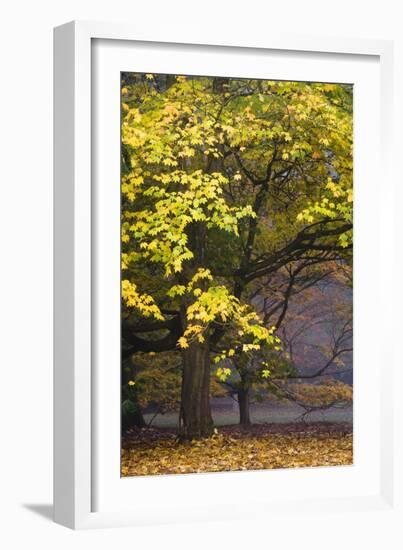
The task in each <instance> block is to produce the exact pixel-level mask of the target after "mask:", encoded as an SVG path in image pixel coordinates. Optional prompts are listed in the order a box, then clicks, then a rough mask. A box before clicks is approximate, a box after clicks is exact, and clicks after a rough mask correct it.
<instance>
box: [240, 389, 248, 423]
mask: <svg viewBox="0 0 403 550" xmlns="http://www.w3.org/2000/svg"><path fill="white" fill-rule="evenodd" d="M238 405H239V423H240V424H242V426H249V425H250V424H251V421H250V414H249V388H246V389H240V390H238Z"/></svg>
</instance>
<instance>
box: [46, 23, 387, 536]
mask: <svg viewBox="0 0 403 550" xmlns="http://www.w3.org/2000/svg"><path fill="white" fill-rule="evenodd" d="M54 68H55V399H54V414H55V448H54V453H55V478H54V482H55V483H54V487H55V521H57V522H59V523H61V524H63V525H66V526H69V527H71V528H88V527H104V526H117V525H141V524H150V523H162V522H164V523H167V522H183V521H202V520H209V519H216V520H217V519H225V518H230V519H231V518H232V519H234V518H245V517H259V516H262V517H264V516H265V515H266V514H268V513H270V514H275V513H277V512H278V511H279V510H281V509H284V508H285V507H286V508H287V513H289V514H293V513H298V509H299V508H300V507H301V506H302V503H303V506H304V507H307V506H308V507H309V510H310V512H309V513H311V514H313V515H314V514H316V513H318V511H323V509H324V508H326V509H327V510H329V511H337V510H346V508H347V509H348V510H351V511H354V510H357V511H377V510H388V511H389V512H390V513H391V514H393V513H394V505H393V503H394V497H395V493H396V490H397V487H396V486H395V487H394V467H393V458H394V447H393V422H392V421H391V419H392V418H393V415H394V414H395V411H394V407H393V360H394V355H393V349H392V348H391V347H390V346H386V347H385V346H384V345H383V342H384V339H385V338H387V337H388V330H389V329H388V326H387V322H386V321H385V319H386V318H387V317H388V315H387V314H385V313H387V312H390V311H391V308H392V305H391V304H390V300H389V299H388V294H387V292H386V290H385V289H388V288H389V289H390V288H392V286H393V284H394V283H393V270H391V269H387V268H386V267H385V266H386V265H387V263H385V261H384V258H385V257H391V256H393V253H394V234H393V226H392V223H391V219H390V208H391V204H392V205H393V181H394V180H393V171H392V161H391V156H392V155H391V149H392V142H391V135H392V119H393V111H392V104H393V101H392V99H393V83H392V73H393V71H392V44H391V43H389V42H387V41H363V40H354V39H351V40H348V41H346V40H345V39H343V40H338V39H334V38H332V39H330V38H319V37H297V36H288V37H287V36H285V35H278V36H275V35H270V36H267V37H261V38H260V39H259V38H257V37H251V36H250V37H249V38H240V37H237V38H236V39H235V38H234V39H233V41H232V40H231V41H229V42H228V43H227V42H225V41H224V40H223V39H220V38H217V37H214V36H208V34H206V35H205V36H204V37H202V38H201V39H200V40H198V39H197V37H195V36H193V37H191V36H188V35H187V34H186V32H184V33H183V35H182V36H177V35H175V36H169V35H167V36H151V35H150V36H148V34H147V33H146V31H144V30H143V31H141V32H138V31H137V29H133V28H131V27H130V26H126V25H115V24H106V23H105V24H101V23H81V22H79V23H77V22H74V23H68V24H66V25H63V26H61V27H58V28H56V29H55V67H54ZM386 255H387V256H386ZM369 343H370V345H369Z"/></svg>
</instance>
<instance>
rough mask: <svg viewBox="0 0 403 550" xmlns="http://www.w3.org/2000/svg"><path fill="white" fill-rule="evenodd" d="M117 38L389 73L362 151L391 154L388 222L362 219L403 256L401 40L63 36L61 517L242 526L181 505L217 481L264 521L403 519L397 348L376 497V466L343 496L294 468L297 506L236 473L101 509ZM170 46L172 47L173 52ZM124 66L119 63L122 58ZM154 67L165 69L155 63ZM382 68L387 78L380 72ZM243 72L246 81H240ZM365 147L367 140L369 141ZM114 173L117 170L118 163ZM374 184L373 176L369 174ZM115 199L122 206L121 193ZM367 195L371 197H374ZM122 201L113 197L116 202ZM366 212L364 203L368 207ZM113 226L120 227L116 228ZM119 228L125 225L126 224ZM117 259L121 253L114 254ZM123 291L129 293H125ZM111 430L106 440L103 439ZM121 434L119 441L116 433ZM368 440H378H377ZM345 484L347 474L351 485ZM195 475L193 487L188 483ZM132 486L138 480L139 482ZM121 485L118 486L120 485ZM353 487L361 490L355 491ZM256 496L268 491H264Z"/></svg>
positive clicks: (110, 497) (96, 32) (386, 277)
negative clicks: (100, 117)
mask: <svg viewBox="0 0 403 550" xmlns="http://www.w3.org/2000/svg"><path fill="white" fill-rule="evenodd" d="M105 40H107V41H114V42H113V43H114V44H115V45H120V46H121V47H122V48H126V49H127V47H130V44H132V45H136V44H137V45H141V47H142V48H143V51H145V52H147V51H148V50H147V47H148V46H150V48H151V46H152V45H154V46H153V47H155V48H157V49H158V48H159V50H158V51H159V52H161V50H162V51H163V50H164V48H168V47H170V48H171V50H170V58H171V59H172V58H174V57H175V56H178V53H177V52H179V51H183V52H185V51H187V52H188V53H189V52H190V53H192V52H199V53H200V52H201V56H200V57H201V58H202V56H203V52H204V51H206V50H207V49H208V52H209V55H210V58H211V55H212V54H213V56H214V55H216V56H219V55H221V54H222V53H223V52H224V50H225V51H226V52H229V51H231V52H232V51H235V50H237V51H238V53H240V54H242V56H246V58H248V56H249V59H251V56H253V55H254V56H255V57H256V55H265V52H266V54H267V55H269V53H270V52H274V53H273V55H274V56H275V55H276V52H277V54H279V53H281V55H282V56H285V57H284V59H285V58H286V57H287V56H292V55H297V56H299V57H301V56H306V57H309V56H311V57H312V58H314V57H315V56H316V55H318V54H321V55H323V56H326V63H327V64H328V63H329V61H330V62H331V61H332V59H333V60H337V59H350V58H351V59H352V56H361V58H362V59H363V60H365V59H366V60H370V59H372V60H374V61H375V62H376V66H377V69H376V70H378V69H379V71H380V73H379V76H378V77H377V78H379V84H380V91H379V97H380V106H379V117H380V120H379V121H378V122H379V124H378V125H376V126H370V127H368V128H369V129H372V131H373V133H379V136H380V140H379V144H378V143H377V140H373V141H371V142H368V143H367V142H365V140H362V143H363V148H365V144H366V143H367V144H368V146H370V147H372V148H374V147H375V149H371V153H372V154H371V157H373V158H375V157H377V155H379V157H381V159H382V171H383V174H385V181H388V182H389V183H388V185H385V188H384V189H383V193H382V197H380V196H378V195H377V189H376V186H375V179H374V180H373V181H374V185H373V193H372V195H371V193H370V192H369V195H371V198H370V199H369V200H370V202H369V203H368V204H367V206H368V208H369V209H370V210H372V213H374V212H375V215H376V223H374V220H373V219H372V220H369V219H368V218H367V221H366V222H365V216H364V215H363V217H362V219H364V222H363V223H364V225H363V228H364V227H366V228H367V229H368V231H369V232H370V231H371V224H372V226H373V227H377V229H376V232H375V233H374V234H373V236H374V237H375V239H379V247H378V248H377V250H378V252H376V253H375V259H378V260H379V265H380V264H381V258H382V257H390V255H391V254H392V256H393V253H394V235H393V225H392V223H391V217H390V208H391V205H392V204H393V177H392V176H393V171H392V154H391V151H392V142H391V135H392V117H393V74H392V62H393V58H392V55H393V45H392V43H391V42H387V41H375V40H374V41H372V40H358V39H357V40H355V39H351V40H345V39H343V40H338V39H335V38H326V37H322V38H320V37H312V36H294V35H293V36H286V35H273V34H270V36H268V37H253V39H252V38H250V37H247V38H238V37H237V38H236V39H235V38H234V40H233V42H227V41H224V40H222V39H220V37H215V36H212V35H209V34H208V32H206V33H204V32H203V34H202V36H200V37H197V36H195V35H194V33H193V32H192V33H188V32H187V31H185V30H184V31H183V32H182V33H181V35H180V36H179V35H178V33H175V36H170V35H169V31H168V32H167V33H166V35H164V36H162V35H158V36H152V33H151V34H148V32H147V30H146V29H145V28H144V27H142V28H141V29H140V28H139V29H137V28H134V27H132V26H130V25H120V24H109V23H90V22H72V23H68V24H66V25H63V26H61V27H58V28H56V29H55V42H54V44H55V50H54V52H55V56H54V59H55V66H54V69H55V371H54V380H55V386H54V390H55V391H54V424H55V443H54V464H55V469H54V504H55V521H56V522H58V523H61V524H63V525H66V526H68V527H71V528H76V529H81V528H90V527H106V526H118V525H141V524H150V523H151V524H153V523H163V522H179V521H192V520H194V521H198V520H208V519H220V518H237V517H240V515H239V514H240V510H239V509H238V508H239V507H237V505H236V504H235V505H233V506H232V505H231V503H230V500H231V498H230V499H229V502H226V504H225V506H223V505H221V503H217V506H216V507H214V506H213V505H211V504H210V505H209V503H208V493H206V496H205V500H204V501H203V502H202V505H200V502H199V503H197V502H195V503H194V504H192V505H189V504H187V505H186V507H181V506H180V503H179V496H178V495H180V494H188V495H189V494H192V491H193V492H194V491H198V492H199V493H200V492H201V491H202V490H203V487H207V486H208V485H209V483H210V485H212V484H215V485H216V486H218V485H217V484H221V485H222V487H223V488H224V487H226V490H229V491H230V488H229V486H230V485H231V483H232V482H234V483H236V484H239V485H238V488H239V487H243V490H244V491H245V490H246V487H247V486H248V487H249V489H250V488H252V496H251V497H250V499H251V502H252V501H253V500H254V499H255V502H256V504H257V505H258V506H259V508H260V512H256V511H255V512H254V515H259V513H261V514H264V513H267V512H268V511H270V513H276V512H278V511H280V512H281V510H283V512H284V510H285V509H287V513H289V514H293V513H297V512H298V507H299V506H301V499H304V508H305V509H307V508H309V509H310V513H311V514H317V513H319V511H321V510H323V509H324V508H326V509H327V510H328V511H329V512H331V511H333V512H334V511H337V510H342V509H346V507H347V508H348V509H349V510H351V511H354V510H357V511H368V512H369V511H371V512H373V511H378V510H379V511H381V510H388V511H389V512H390V513H391V514H395V513H397V511H396V508H395V504H394V503H395V502H396V493H397V492H398V486H397V483H396V479H397V478H396V473H397V472H396V471H395V468H396V466H395V465H394V453H395V451H394V446H393V422H392V421H391V419H392V418H393V415H394V414H396V410H395V408H394V407H393V399H392V396H393V389H394V387H393V366H394V364H393V361H394V355H393V349H392V348H391V347H389V348H388V349H386V350H382V352H380V355H379V357H378V359H379V360H381V361H380V362H382V368H379V367H378V368H377V367H376V365H375V366H374V371H373V376H372V390H371V391H372V392H375V393H376V395H375V393H372V394H371V393H370V391H369V393H368V394H369V395H372V398H375V399H377V398H379V408H378V409H377V411H378V413H377V414H378V416H376V417H374V423H375V424H374V425H375V426H378V427H379V430H378V432H379V433H378V435H377V436H376V438H375V439H376V446H375V447H374V448H371V450H370V452H369V453H368V454H370V455H371V457H372V458H374V457H375V456H376V460H375V459H374V463H373V466H371V468H372V467H374V468H375V463H376V468H377V470H376V472H377V480H376V483H375V484H374V486H373V487H372V486H371V488H370V489H368V490H365V487H364V485H365V480H366V479H367V480H369V479H370V476H371V471H372V470H370V469H367V472H366V474H365V475H366V476H367V477H365V476H364V477H362V479H361V481H360V484H357V485H356V486H355V485H354V483H355V481H354V478H355V477H356V478H357V479H358V477H359V469H358V470H356V471H358V474H357V475H355V473H354V471H353V470H350V472H353V473H348V474H345V473H342V474H339V473H336V469H335V470H334V472H335V473H334V476H335V480H336V481H335V482H334V485H338V488H337V491H336V488H334V493H332V494H329V495H326V493H324V492H323V491H322V490H321V489H320V487H321V486H322V481H324V480H325V478H326V479H328V478H329V475H328V474H327V473H325V474H323V471H324V470H325V469H317V473H312V472H313V471H312V470H307V471H304V470H299V471H298V472H297V474H296V473H295V472H291V473H290V477H288V478H285V477H284V476H285V475H288V474H286V473H285V472H277V475H278V474H279V475H280V476H282V479H283V481H282V483H286V484H288V485H289V484H290V483H293V484H294V487H296V486H298V490H294V493H295V494H294V498H293V490H289V491H288V492H286V493H287V494H286V495H285V498H282V499H280V500H279V499H278V498H277V497H274V498H269V497H267V498H266V497H265V496H264V495H263V496H262V495H261V494H260V495H258V494H257V488H258V487H259V484H260V486H261V484H262V483H264V482H265V479H266V478H265V477H264V476H266V477H267V475H268V474H267V472H247V473H241V474H239V473H225V474H224V476H225V477H221V478H218V477H216V478H214V479H213V480H212V478H211V477H210V481H209V480H208V476H209V474H207V475H206V476H204V477H203V476H200V475H199V476H198V480H196V479H195V476H160V480H159V481H158V482H156V481H154V480H153V479H151V478H143V479H141V480H137V486H136V488H135V490H136V491H137V494H139V492H140V495H143V496H144V497H145V495H146V494H147V493H149V492H150V491H151V494H152V496H153V498H152V499H149V500H150V502H149V505H148V506H142V507H139V506H137V507H136V506H134V507H133V506H130V504H129V502H128V498H127V494H128V490H127V487H128V483H127V481H126V480H125V481H126V487H125V492H126V497H125V498H123V496H122V498H121V502H120V503H119V502H118V500H119V498H120V496H121V495H123V492H120V489H119V490H115V489H112V484H109V485H110V487H109V489H110V492H109V493H108V492H104V495H105V497H104V499H103V500H104V501H106V500H107V501H108V502H110V503H111V505H110V506H106V507H105V506H101V509H99V503H98V502H97V501H98V497H97V498H95V497H96V495H97V494H98V492H99V489H98V485H100V484H101V485H102V482H103V479H104V477H106V476H108V475H109V472H111V468H112V467H113V464H114V462H113V460H115V459H116V453H115V459H112V461H111V462H110V463H107V464H106V466H102V464H101V466H100V463H99V461H98V460H97V454H98V455H99V454H100V453H107V452H108V449H107V445H105V437H104V438H103V439H102V433H103V430H104V429H105V433H109V434H112V437H113V439H114V441H116V440H118V439H119V434H118V433H115V432H116V422H115V424H114V425H113V426H112V425H111V424H109V423H108V420H107V419H105V418H104V417H102V419H103V422H102V423H100V422H99V421H98V416H99V415H100V408H99V406H98V407H97V401H98V400H99V399H102V398H103V397H102V395H103V394H102V392H103V391H104V389H105V386H106V385H107V384H105V380H104V382H103V383H101V384H99V377H98V371H97V365H95V363H94V357H98V356H99V355H100V352H99V350H98V348H96V347H95V346H98V343H97V338H96V336H97V330H98V329H97V326H98V320H99V319H98V316H99V317H102V319H104V318H105V311H108V304H107V303H103V304H102V300H101V299H100V293H99V290H98V288H99V285H98V283H97V284H95V283H94V281H95V277H96V270H97V268H98V267H99V265H100V264H99V258H98V256H97V247H96V245H95V243H96V239H97V234H98V232H99V231H100V227H99V225H97V219H98V218H99V216H100V215H101V216H102V215H104V216H105V205H107V204H108V203H107V198H106V197H105V196H104V197H103V198H102V196H101V199H100V200H99V196H98V195H97V193H96V189H95V187H94V185H95V184H94V174H95V173H97V171H98V170H99V168H98V165H97V164H96V163H95V161H94V152H96V147H97V145H96V143H97V139H98V137H99V136H97V135H94V120H95V119H96V117H97V105H94V93H95V92H96V90H94V82H98V81H97V80H96V79H97V76H96V74H95V69H96V63H95V62H94V51H95V50H94V48H96V44H97V43H99V41H105ZM120 41H124V42H120ZM110 43H111V42H110ZM164 44H166V45H165V46H164ZM173 46H174V47H173ZM151 49H152V48H151ZM192 49H193V50H192ZM122 51H123V50H122ZM97 55H98V54H97ZM119 55H120V54H119ZM147 55H148V57H147ZM107 57H108V56H107ZM112 57H113V56H112ZM154 57H155V56H154ZM191 57H192V56H189V55H188V57H187V61H186V63H190V65H186V66H187V67H190V70H191V64H192V63H193V64H194V66H195V68H194V70H195V71H196V72H197V70H200V65H199V67H196V61H195V60H193V61H192V59H191ZM194 57H197V56H194ZM151 62H152V56H151V54H146V55H145V56H143V58H142V63H143V65H142V67H140V65H139V67H140V68H139V69H138V70H139V71H146V70H147V69H146V65H147V66H149V65H148V63H151ZM105 63H107V61H106V62H105ZM112 63H114V64H115V65H116V53H115V54H114V60H113V61H112ZM153 63H156V60H155V59H154V61H153ZM254 63H255V65H254V67H256V66H257V65H256V63H259V61H256V59H255V60H254ZM322 65H323V63H322ZM105 66H106V65H105ZM128 68H129V69H130V70H132V67H128V66H127V65H125V66H124V67H122V69H123V70H127V69H128ZM148 70H149V71H150V72H152V71H153V70H155V65H153V67H150V68H149V69H148ZM327 70H328V71H330V73H329V74H331V69H329V68H328V69H327ZM166 72H169V71H168V70H167V71H166ZM372 72H373V73H374V74H375V72H376V71H375V72H374V71H372ZM105 74H110V73H105ZM242 75H243V73H242V74H241V75H239V76H242ZM300 78H306V79H307V80H309V79H310V78H309V74H307V75H306V77H304V76H303V75H302V76H301V77H300ZM363 82H364V80H363ZM377 93H378V92H377ZM377 98H378V96H377V95H375V96H374V97H372V99H371V101H373V102H377V101H378V99H379V98H378V99H377ZM97 101H98V99H97ZM363 118H365V117H363ZM115 121H116V119H115ZM111 124H113V122H111ZM97 128H98V129H99V128H100V132H101V133H102V132H103V131H104V130H105V127H104V126H102V125H101V126H99V127H97ZM356 137H357V136H355V138H356ZM358 137H359V136H358ZM372 137H373V136H372ZM358 141H359V142H360V140H358ZM115 145H116V147H115V149H116V148H117V150H119V146H120V144H119V142H117V143H116V144H115ZM112 146H113V144H112ZM94 163H95V164H94ZM359 166H360V165H359ZM106 168H107V169H108V166H106ZM115 175H116V173H115ZM368 177H370V176H369V175H368ZM373 177H374V176H373ZM114 197H115V198H116V194H115V195H114ZM362 197H363V200H364V198H365V195H364V193H363V194H362ZM112 203H113V196H112V202H111V203H110V204H112ZM362 204H363V206H364V202H363V203H362ZM368 208H366V210H368ZM374 209H376V210H374ZM362 210H364V208H362ZM102 212H103V213H102ZM104 219H106V218H104ZM365 223H367V225H365ZM111 227H112V230H113V226H111ZM114 227H115V229H116V225H115V226H114ZM362 239H363V241H362V242H363V243H364V248H365V238H364V237H362ZM112 253H113V251H111V254H112ZM115 282H116V279H115ZM370 284H372V285H377V284H379V287H380V288H381V289H387V288H391V285H393V275H392V274H391V273H390V270H386V269H379V270H374V273H373V274H372V279H371V277H370V276H368V283H367V285H368V288H367V294H366V295H362V302H363V301H364V300H365V297H366V296H368V293H369V291H370ZM105 288H109V289H110V288H113V286H112V287H111V286H109V287H103V289H105ZM117 292H118V293H119V289H118V291H117ZM103 294H105V293H103ZM386 298H387V297H386V295H382V293H381V294H380V295H379V298H375V299H374V300H375V302H376V305H375V307H376V311H377V312H380V311H385V309H388V308H389V310H390V308H392V305H391V304H390V301H388V300H387V299H386ZM98 302H99V303H98ZM98 306H99V307H98ZM355 306H356V304H355ZM94 316H95V317H94ZM364 317H365V316H364V315H362V317H361V319H362V320H363V323H365V319H364ZM375 317H376V315H375ZM392 318H393V317H392ZM95 321H96V322H95ZM101 322H102V321H101ZM379 324H380V325H381V326H380V335H381V338H382V335H384V336H385V337H386V336H387V327H386V326H385V325H384V324H382V321H381V322H380V323H379ZM365 330H368V332H366V333H365V331H363V332H364V336H365V334H366V337H370V336H368V335H370V334H371V332H370V331H371V328H370V325H369V323H368V327H367V329H365ZM378 331H379V327H378ZM107 351H108V350H105V349H103V351H102V353H104V352H105V353H107ZM374 356H375V355H374ZM365 360H367V361H371V358H370V357H367V358H366V359H365ZM374 361H375V360H374ZM376 369H377V370H376ZM101 380H102V377H101ZM363 403H364V405H363V409H362V410H365V407H366V410H367V411H370V407H369V405H370V403H369V400H367V402H366V405H365V398H364V399H363ZM115 405H116V403H115ZM356 412H357V411H356V410H355V413H356ZM113 414H115V415H116V414H119V413H118V412H117V410H116V411H115V413H112V416H113ZM115 417H116V416H115ZM107 430H109V432H107ZM99 432H101V437H100V433H99ZM114 433H115V435H113V434H114ZM361 433H362V434H364V433H367V434H368V426H364V427H363V429H362V430H361ZM99 441H101V443H99ZM102 441H103V443H102ZM363 441H364V439H363ZM365 441H366V442H367V443H368V444H369V442H370V439H367V440H365ZM355 450H356V449H355ZM363 450H365V447H362V448H361V452H363ZM105 462H107V461H103V463H105ZM115 465H116V460H115ZM105 468H106V469H105ZM108 468H109V470H108ZM320 470H321V471H322V473H321V472H320ZM339 471H340V470H339ZM327 472H329V469H327ZM378 474H379V476H378ZM113 475H116V476H119V473H118V472H115V473H114V474H113ZM215 475H216V474H215ZM218 475H220V474H218ZM245 476H249V477H245ZM321 476H324V477H321ZM337 476H340V482H339V480H338V479H337ZM346 476H347V477H346ZM357 476H358V477H357ZM378 477H379V479H378ZM168 478H169V479H168ZM184 478H186V480H188V481H184ZM192 478H193V479H192ZM164 479H165V481H164ZM230 480H232V481H231V483H229V481H230ZM128 481H129V482H130V480H128ZM108 483H109V482H108ZM340 483H341V485H340ZM343 484H344V485H343ZM363 484H364V485H363ZM107 485H108V484H107ZM116 486H117V485H116V483H115V485H114V487H116ZM315 486H316V487H317V490H312V491H309V490H308V489H307V488H308V487H311V488H312V487H315ZM348 487H350V489H349V490H348ZM130 490H131V489H129V491H130ZM254 490H255V491H256V494H255V495H254ZM161 491H162V492H161ZM164 491H165V492H167V491H168V494H169V495H173V494H174V493H175V492H177V493H178V495H177V497H176V499H177V500H176V501H175V496H172V500H171V502H170V504H169V505H168V504H167V503H165V504H164V503H162V504H161V505H160V506H159V507H155V505H154V503H155V498H158V495H159V494H161V495H162V494H163V492H164ZM249 492H250V491H249ZM129 495H130V493H129ZM156 508H157V509H156ZM151 509H153V513H151Z"/></svg>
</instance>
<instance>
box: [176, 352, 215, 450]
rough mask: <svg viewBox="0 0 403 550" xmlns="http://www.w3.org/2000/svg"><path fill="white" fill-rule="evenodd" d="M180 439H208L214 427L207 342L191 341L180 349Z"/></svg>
mask: <svg viewBox="0 0 403 550" xmlns="http://www.w3.org/2000/svg"><path fill="white" fill-rule="evenodd" d="M182 359H183V376H182V395H181V410H180V420H179V438H180V440H182V441H190V440H192V439H200V438H203V437H209V436H211V435H212V433H213V429H214V425H213V419H212V416H211V409H210V350H209V345H208V343H207V342H204V343H199V342H192V343H191V344H190V346H189V348H187V349H185V350H183V352H182Z"/></svg>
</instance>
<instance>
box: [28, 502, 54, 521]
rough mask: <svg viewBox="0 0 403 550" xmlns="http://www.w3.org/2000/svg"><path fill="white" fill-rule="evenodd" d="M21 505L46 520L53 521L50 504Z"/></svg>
mask: <svg viewBox="0 0 403 550" xmlns="http://www.w3.org/2000/svg"><path fill="white" fill-rule="evenodd" d="M23 507H24V508H26V509H27V510H30V511H31V512H33V513H34V514H36V515H38V516H41V517H43V518H45V519H47V520H48V521H53V505H52V504H23Z"/></svg>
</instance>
